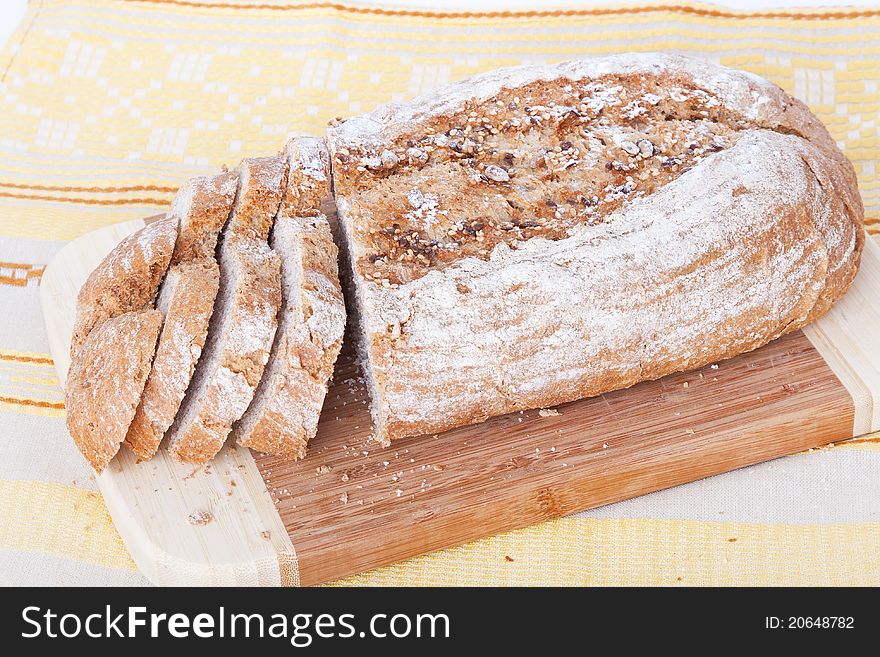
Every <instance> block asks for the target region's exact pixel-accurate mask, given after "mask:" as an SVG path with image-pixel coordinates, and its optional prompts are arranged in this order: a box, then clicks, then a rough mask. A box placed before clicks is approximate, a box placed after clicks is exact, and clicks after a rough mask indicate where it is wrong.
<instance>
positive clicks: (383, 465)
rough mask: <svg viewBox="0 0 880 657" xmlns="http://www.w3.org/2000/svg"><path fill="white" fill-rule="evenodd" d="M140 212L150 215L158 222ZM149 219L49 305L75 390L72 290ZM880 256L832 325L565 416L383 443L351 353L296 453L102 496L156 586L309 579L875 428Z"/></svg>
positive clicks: (872, 257) (102, 482)
mask: <svg viewBox="0 0 880 657" xmlns="http://www.w3.org/2000/svg"><path fill="white" fill-rule="evenodd" d="M145 221H149V219H148V220H145ZM143 225H144V221H130V222H127V223H123V224H118V225H113V226H109V227H107V228H103V229H101V230H98V231H95V232H92V233H89V234H87V235H84V236H82V237H80V238H79V239H77V240H75V241H74V242H71V243H70V244H68V245H67V246H66V247H64V248H63V249H62V250H61V251H60V252H59V253H58V255H57V256H56V257H55V258H54V260H53V261H52V262H51V263H50V264H49V266H48V267H47V268H46V271H45V273H44V275H43V277H42V284H41V294H42V303H43V311H44V316H45V321H46V327H47V331H48V336H49V344H50V348H51V351H52V355H53V357H54V359H55V366H56V368H57V370H58V377H59V379H60V380H61V381H64V380H65V378H66V375H67V367H68V364H69V361H68V346H69V340H70V334H71V329H72V325H73V320H74V315H75V300H76V293H77V291H78V289H79V287H80V286H81V284H82V283H83V281H84V280H85V278H86V277H87V276H88V274H89V273H90V272H91V270H92V269H93V268H94V267H95V266H96V265H97V264H98V263H99V262H100V261H101V259H102V258H103V257H104V255H105V254H106V253H107V252H108V251H109V250H110V249H111V248H113V246H114V245H115V244H116V243H117V242H119V240H121V239H122V238H123V237H124V236H126V235H128V234H129V233H131V232H133V231H135V230H137V229H139V228H141V227H142V226H143ZM878 304H880V248H878V246H877V245H876V244H875V243H874V242H873V241H872V240H871V239H869V240H868V244H867V247H866V250H865V253H864V256H863V261H862V267H861V271H860V273H859V275H858V278H857V279H856V283H855V284H854V286H853V288H852V289H851V290H850V291H849V293H848V294H847V296H846V297H845V298H844V299H843V300H841V301H840V302H839V303H838V304H837V305H836V306H835V307H834V308H833V309H832V311H831V312H830V313H829V314H828V315H827V316H826V317H824V318H822V319H821V320H820V321H819V322H818V323H816V324H815V325H813V326H810V327H807V329H806V330H804V331H798V332H796V333H792V334H790V335H788V336H786V337H783V338H781V339H780V340H777V341H776V342H774V343H772V344H769V345H767V346H766V347H764V348H762V349H759V350H758V351H755V352H753V353H750V354H745V355H742V356H739V357H737V358H734V359H732V360H729V361H725V362H721V363H718V364H717V365H712V366H711V367H706V368H704V369H702V370H700V371H695V372H688V373H684V374H675V375H672V376H668V377H666V378H664V379H661V380H659V381H653V382H647V383H642V384H639V385H637V386H634V387H633V388H630V389H628V390H621V391H618V392H614V393H611V394H606V395H602V396H601V397H597V398H593V399H586V400H581V401H577V402H573V403H570V404H565V405H563V406H560V407H558V408H556V409H549V410H543V411H528V412H524V413H516V414H512V415H507V416H504V417H499V418H495V419H493V420H490V421H488V422H485V423H483V424H480V425H476V426H472V427H465V428H462V429H459V430H456V431H451V432H448V433H445V434H442V435H439V436H426V437H421V438H413V439H408V440H403V441H401V442H398V443H395V444H394V445H393V446H392V447H390V448H387V449H383V448H381V447H380V446H379V445H377V444H374V443H372V442H371V441H370V439H369V435H370V430H371V421H370V415H369V412H368V409H367V404H368V393H367V392H366V390H365V388H364V385H363V382H362V381H361V380H360V379H359V372H358V371H357V368H356V366H355V364H354V360H353V354H352V350H351V348H350V345H347V346H346V347H345V348H344V349H343V354H342V356H341V357H340V361H339V363H338V366H337V368H336V373H335V375H334V379H333V383H332V385H331V387H330V391H329V394H328V395H327V399H326V403H325V404H324V410H323V414H322V416H321V423H320V427H319V430H318V435H317V437H316V438H315V440H314V441H313V442H312V444H311V447H310V451H309V455H308V457H307V458H306V459H305V460H302V461H298V462H294V461H288V460H285V459H281V458H276V457H271V456H265V455H259V454H252V453H251V452H250V451H249V450H247V449H241V448H239V447H236V446H232V445H230V446H227V447H226V448H225V449H224V450H223V451H222V452H221V454H220V455H219V456H218V457H217V458H216V459H215V460H214V462H213V463H211V464H210V465H208V466H205V467H193V466H191V465H181V464H178V463H175V462H173V461H172V460H171V459H170V458H168V457H167V456H166V455H165V453H164V451H162V452H160V454H159V455H158V456H157V457H156V458H154V459H153V460H151V461H149V462H138V461H137V460H136V458H135V457H134V456H133V455H132V454H131V453H130V452H128V450H126V449H122V450H121V451H120V453H119V455H118V456H117V457H116V458H115V459H114V461H113V462H112V463H111V464H110V466H108V468H107V469H106V470H105V472H104V473H103V474H101V475H100V476H99V477H98V480H97V481H98V485H99V487H100V489H101V492H102V493H103V495H104V499H105V501H106V503H107V506H108V508H109V510H110V514H111V516H112V517H113V521H114V523H115V525H116V527H117V529H118V530H119V532H120V534H121V535H122V538H123V540H124V541H125V544H126V546H127V547H128V549H129V551H130V552H131V554H132V556H133V557H134V560H135V562H136V563H137V565H138V567H139V568H140V569H141V571H142V572H143V573H144V575H146V576H147V577H148V578H149V579H150V580H152V581H153V582H155V583H157V584H174V585H191V584H220V585H228V584H247V585H254V584H266V585H277V584H283V585H297V584H302V585H309V584H317V583H320V582H325V581H328V580H331V579H334V578H338V577H342V576H344V575H348V574H351V573H356V572H361V571H364V570H368V569H370V568H375V567H378V566H382V565H385V564H389V563H392V562H395V561H399V560H401V559H406V558H408V557H412V556H415V555H419V554H423V553H425V552H429V551H432V550H438V549H441V548H445V547H449V546H453V545H457V544H460V543H464V542H466V541H470V540H474V539H477V538H481V537H484V536H487V535H491V534H494V533H498V532H503V531H506V530H511V529H515V528H519V527H523V526H526V525H529V524H533V523H536V522H540V521H542V520H546V519H549V518H554V517H557V516H561V515H564V514H569V513H573V512H576V511H582V510H584V509H589V508H591V507H596V506H599V505H602V504H607V503H609V502H615V501H618V500H623V499H627V498H631V497H635V496H637V495H643V494H645V493H649V492H651V491H655V490H659V489H662V488H667V487H669V486H675V485H678V484H682V483H685V482H689V481H694V480H696V479H700V478H703V477H708V476H710V475H714V474H718V473H721V472H726V471H728V470H733V469H735V468H740V467H743V466H747V465H751V464H754V463H758V462H760V461H765V460H768V459H772V458H776V457H779V456H783V455H785V454H791V453H793V452H798V451H801V450H805V449H808V448H810V447H816V446H820V445H824V444H827V443H830V442H836V441H840V440H845V439H848V438H851V437H853V436H858V435H861V434H864V433H868V432H871V431H876V430H878V429H880V403H878V401H877V400H878V391H880V339H878V337H880V310H878Z"/></svg>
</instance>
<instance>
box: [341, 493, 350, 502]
mask: <svg viewBox="0 0 880 657" xmlns="http://www.w3.org/2000/svg"><path fill="white" fill-rule="evenodd" d="M339 501H340V502H342V503H343V504H348V493H343V494H342V495H340V496H339Z"/></svg>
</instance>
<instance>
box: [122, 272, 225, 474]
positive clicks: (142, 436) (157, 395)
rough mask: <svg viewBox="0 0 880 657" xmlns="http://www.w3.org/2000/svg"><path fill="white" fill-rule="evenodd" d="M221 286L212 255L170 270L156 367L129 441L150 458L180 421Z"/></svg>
mask: <svg viewBox="0 0 880 657" xmlns="http://www.w3.org/2000/svg"><path fill="white" fill-rule="evenodd" d="M219 285H220V270H219V267H218V266H217V263H216V262H215V261H214V260H213V259H212V260H201V261H196V262H185V263H181V264H178V265H175V266H174V267H172V268H171V270H170V271H169V272H168V275H167V276H166V277H165V281H164V282H163V284H162V290H161V291H160V293H159V300H158V302H157V304H156V306H157V308H158V309H159V310H161V311H162V312H163V313H164V315H165V321H164V324H163V326H162V332H161V334H160V335H159V343H158V345H157V347H156V355H155V358H154V359H153V367H152V369H151V371H150V375H149V377H148V378H147V382H146V385H145V386H144V392H143V395H142V396H141V401H140V404H139V405H138V408H137V412H136V413H135V415H134V419H133V420H132V422H131V426H130V427H129V429H128V435H127V436H126V438H125V442H126V444H127V445H128V447H129V448H130V449H131V451H133V452H134V453H135V454H136V455H137V456H138V457H140V458H142V459H150V458H152V457H153V455H155V453H156V450H157V449H158V448H159V445H160V443H161V442H162V438H163V437H164V435H165V432H166V431H167V430H168V428H169V427H170V426H171V424H172V422H173V421H174V416H175V415H176V414H177V410H178V409H179V408H180V403H181V402H182V401H183V397H184V395H185V394H186V389H187V387H188V386H189V382H190V379H191V378H192V374H193V371H194V370H195V366H196V363H197V362H198V360H199V357H200V356H201V353H202V348H203V347H204V345H205V338H206V336H207V333H208V322H209V320H210V318H211V313H212V312H213V310H214V299H215V297H216V296H217V290H218V288H219Z"/></svg>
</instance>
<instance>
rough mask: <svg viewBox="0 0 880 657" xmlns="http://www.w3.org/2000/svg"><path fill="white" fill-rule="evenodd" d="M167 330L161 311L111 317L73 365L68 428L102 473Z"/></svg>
mask: <svg viewBox="0 0 880 657" xmlns="http://www.w3.org/2000/svg"><path fill="white" fill-rule="evenodd" d="M161 327H162V313H161V312H160V311H158V310H152V309H148V310H140V311H136V312H127V313H123V314H121V315H117V316H115V317H111V318H110V319H108V320H106V321H104V322H102V323H101V324H99V325H98V326H97V327H96V328H95V329H94V330H92V331H91V332H90V333H89V335H88V337H87V338H86V339H85V342H84V343H83V344H82V345H81V348H80V350H79V357H78V358H76V359H74V360H73V361H72V362H71V367H70V371H69V372H68V375H67V384H66V386H65V395H64V403H65V406H66V408H67V428H68V430H69V431H70V435H71V436H72V437H73V440H74V442H76V446H77V447H78V448H79V451H80V452H82V454H83V455H84V456H85V457H86V459H87V460H88V461H89V463H91V464H92V467H94V468H95V470H97V471H98V472H101V471H102V470H103V469H104V467H105V466H106V465H107V464H108V463H109V462H110V459H112V458H113V457H114V456H115V455H116V452H118V451H119V446H120V445H121V444H122V442H123V440H125V435H126V432H127V431H128V427H129V425H130V424H131V420H132V418H133V417H134V414H135V409H136V408H137V405H138V401H139V400H140V398H141V393H142V392H143V389H144V383H145V382H146V380H147V375H148V374H149V372H150V363H151V362H152V360H153V352H154V351H155V348H156V339H157V337H158V336H159V330H160V329H161Z"/></svg>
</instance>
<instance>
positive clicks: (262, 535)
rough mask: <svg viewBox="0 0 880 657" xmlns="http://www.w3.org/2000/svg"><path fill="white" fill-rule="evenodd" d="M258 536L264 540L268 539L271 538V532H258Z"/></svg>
mask: <svg viewBox="0 0 880 657" xmlns="http://www.w3.org/2000/svg"><path fill="white" fill-rule="evenodd" d="M260 538H262V539H263V540H264V541H268V540H269V539H270V538H272V532H270V531H264V532H260Z"/></svg>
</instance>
